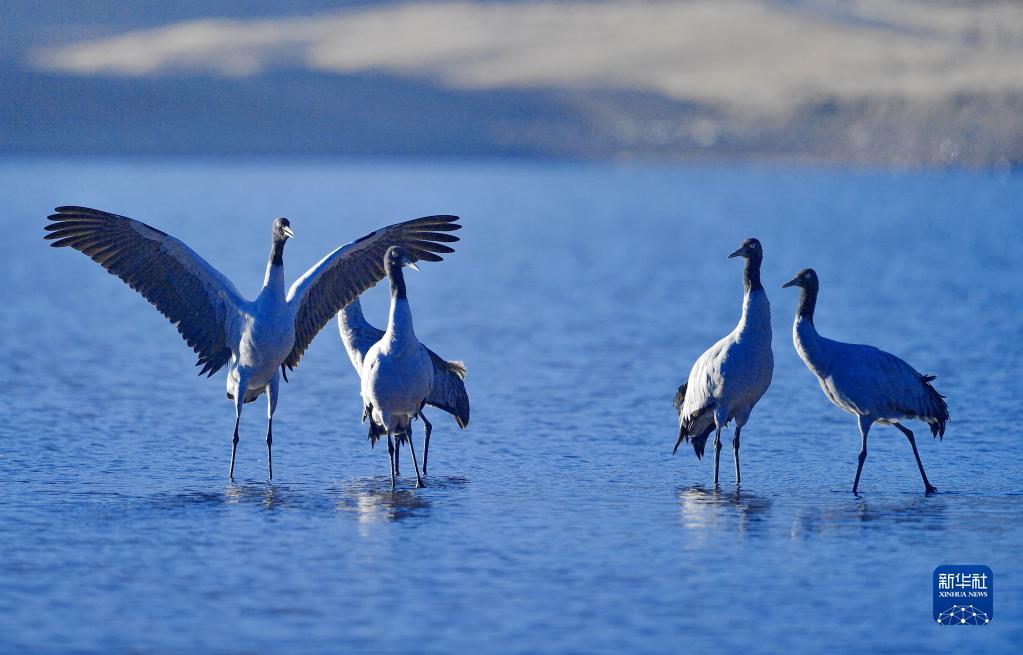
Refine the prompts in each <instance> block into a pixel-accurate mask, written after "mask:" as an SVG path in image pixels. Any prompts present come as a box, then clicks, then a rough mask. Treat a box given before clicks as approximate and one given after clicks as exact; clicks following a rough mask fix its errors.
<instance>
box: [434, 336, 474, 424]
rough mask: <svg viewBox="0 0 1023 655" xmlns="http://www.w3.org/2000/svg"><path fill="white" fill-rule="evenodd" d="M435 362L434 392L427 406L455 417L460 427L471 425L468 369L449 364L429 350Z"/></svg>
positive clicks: (460, 365)
mask: <svg viewBox="0 0 1023 655" xmlns="http://www.w3.org/2000/svg"><path fill="white" fill-rule="evenodd" d="M426 352H428V353H430V359H431V360H433V390H432V391H431V392H430V396H429V397H428V398H427V399H426V404H428V405H433V406H434V407H436V408H438V409H443V410H444V411H445V412H447V413H448V414H451V415H452V416H454V417H455V423H457V424H458V427H460V428H465V427H466V426H468V425H469V394H468V393H467V392H466V391H465V375H466V373H468V369H466V368H465V364H463V363H462V362H449V361H446V360H445V359H444V358H443V357H441V356H440V355H438V354H437V353H435V352H433V351H432V350H430V349H429V348H427V349H426Z"/></svg>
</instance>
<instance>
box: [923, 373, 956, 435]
mask: <svg viewBox="0 0 1023 655" xmlns="http://www.w3.org/2000/svg"><path fill="white" fill-rule="evenodd" d="M936 378H937V376H935V375H921V376H920V382H922V383H923V385H924V391H925V392H926V393H927V401H928V412H927V415H926V416H922V417H921V418H922V419H923V420H925V421H927V425H928V427H930V428H931V436H932V437H937V438H938V439H939V440H943V439H944V438H945V424H946V423H948V421H949V420H950V417H949V415H948V403H946V402H945V396H942V395H941V394H940V393H938V390H937V389H935V388H934V387H932V386H931V382H933V381H934V380H935V379H936Z"/></svg>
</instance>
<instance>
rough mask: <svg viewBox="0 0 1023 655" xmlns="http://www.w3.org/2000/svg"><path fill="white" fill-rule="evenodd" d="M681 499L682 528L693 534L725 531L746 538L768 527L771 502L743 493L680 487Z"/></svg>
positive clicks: (718, 489)
mask: <svg viewBox="0 0 1023 655" xmlns="http://www.w3.org/2000/svg"><path fill="white" fill-rule="evenodd" d="M678 499H679V508H680V511H681V521H682V526H683V527H684V528H688V529H693V530H707V529H722V530H727V531H733V530H734V531H735V532H738V533H740V534H745V533H746V532H747V531H755V530H756V529H757V528H758V527H760V526H762V525H764V524H765V522H766V519H767V514H768V511H769V510H770V509H771V501H770V500H769V499H767V498H763V497H761V496H757V495H754V494H751V493H749V492H745V491H742V489H729V490H727V491H725V490H722V489H721V488H718V487H714V488H707V487H704V486H702V485H695V486H690V487H680V488H679V490H678Z"/></svg>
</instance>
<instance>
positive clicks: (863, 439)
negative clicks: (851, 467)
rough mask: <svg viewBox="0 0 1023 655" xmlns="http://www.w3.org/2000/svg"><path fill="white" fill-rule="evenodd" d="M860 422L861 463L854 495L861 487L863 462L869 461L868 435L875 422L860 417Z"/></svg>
mask: <svg viewBox="0 0 1023 655" xmlns="http://www.w3.org/2000/svg"><path fill="white" fill-rule="evenodd" d="M859 422H860V457H859V460H860V463H859V465H858V466H857V467H856V479H855V480H853V493H856V490H857V489H858V488H859V486H860V473H862V472H863V462H865V461H867V433H868V432H870V426H871V424H872V423H873V421H872V420H871V419H870V418H868V417H866V416H861V417H859Z"/></svg>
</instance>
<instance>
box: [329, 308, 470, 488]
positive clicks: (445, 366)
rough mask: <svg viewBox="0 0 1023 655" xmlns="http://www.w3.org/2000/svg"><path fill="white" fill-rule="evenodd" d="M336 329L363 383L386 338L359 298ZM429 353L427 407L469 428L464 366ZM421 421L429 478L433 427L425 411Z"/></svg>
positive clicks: (339, 315)
mask: <svg viewBox="0 0 1023 655" xmlns="http://www.w3.org/2000/svg"><path fill="white" fill-rule="evenodd" d="M337 325H338V330H339V331H340V333H341V342H342V343H343V344H344V347H345V351H346V352H347V353H348V358H349V359H350V360H351V361H352V366H353V367H355V372H356V373H358V374H359V380H360V381H361V380H362V362H363V361H364V360H365V358H366V354H367V353H368V352H369V349H370V348H372V347H373V345H374V344H376V343H377V342H378V341H380V339H382V338H383V336H384V331H383V330H381V329H379V328H377V327H375V326H374V325H372V324H371V323H370V322H369V321H367V320H366V317H365V316H364V315H363V313H362V303H360V302H359V299H358V298H356V299H355V300H353V301H352V302H350V303H348V304H347V305H345V308H344V309H342V310H341V311H340V312H338V313H337ZM426 352H427V353H429V355H430V360H431V361H432V362H433V389H432V390H431V391H430V395H429V396H428V397H427V398H426V404H427V405H430V406H432V407H436V408H438V409H441V410H443V411H445V412H447V413H448V414H451V416H452V417H453V418H454V419H455V423H456V424H457V425H458V427H460V428H463V429H464V428H466V427H467V426H468V425H469V394H468V393H467V392H466V390H465V375H466V373H467V369H466V367H465V364H464V363H462V362H459V361H448V360H445V359H444V358H443V357H441V356H440V355H438V354H437V353H435V352H433V351H432V350H430V349H429V348H427V349H426ZM419 418H420V419H421V420H422V421H423V429H424V431H425V432H426V438H425V439H424V441H423V475H426V467H427V464H428V463H429V459H430V435H431V433H432V432H433V425H432V424H431V423H430V421H428V420H427V418H426V414H425V413H423V409H422V408H420V410H419ZM374 434H375V431H374V430H371V436H370V439H371V440H373V435H374ZM410 438H411V435H410ZM394 469H395V473H396V474H397V473H398V454H397V451H395V456H394Z"/></svg>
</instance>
